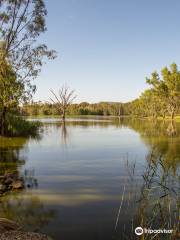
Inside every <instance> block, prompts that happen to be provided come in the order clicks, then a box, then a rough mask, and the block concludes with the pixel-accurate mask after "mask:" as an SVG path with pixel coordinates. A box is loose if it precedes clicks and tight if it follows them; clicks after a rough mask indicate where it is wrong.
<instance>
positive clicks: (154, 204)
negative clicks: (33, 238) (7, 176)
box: [0, 117, 180, 240]
mask: <svg viewBox="0 0 180 240" xmlns="http://www.w3.org/2000/svg"><path fill="white" fill-rule="evenodd" d="M33 120H34V119H31V121H33ZM40 121H41V122H42V123H43V127H42V128H43V129H42V131H41V132H40V135H39V137H37V138H35V139H33V138H30V139H25V138H0V171H1V174H4V173H5V172H8V171H12V170H14V171H18V172H19V174H20V175H22V176H23V177H24V179H25V183H26V189H25V190H23V191H20V192H17V193H10V194H7V195H6V196H4V197H3V198H2V201H1V203H0V216H1V217H6V218H9V219H12V220H15V221H17V222H19V223H20V224H21V225H23V226H24V227H25V228H26V229H27V230H31V231H40V232H43V233H46V234H48V235H49V236H51V237H52V238H53V239H55V240H56V239H57V240H61V239H62V240H76V239H78V240H110V239H119V240H123V239H136V238H137V239H139V237H137V236H136V235H135V234H134V229H135V228H136V227H138V226H142V227H146V228H152V229H153V228H155V229H159V228H167V229H173V230H174V229H175V230H176V232H178V231H179V225H178V220H179V197H180V195H179V193H180V187H179V186H180V177H179V164H180V123H174V122H171V121H165V122H163V121H149V120H138V119H128V118H110V117H88V118H85V117H84V118H82V117H81V118H68V119H67V122H66V124H63V123H62V122H61V121H60V120H58V119H57V118H52V119H51V118H44V119H43V118H42V119H40ZM149 236H150V235H149ZM151 237H152V236H151ZM147 239H151V238H147ZM154 239H170V234H169V235H168V234H166V236H165V235H163V234H162V235H161V236H160V238H154Z"/></svg>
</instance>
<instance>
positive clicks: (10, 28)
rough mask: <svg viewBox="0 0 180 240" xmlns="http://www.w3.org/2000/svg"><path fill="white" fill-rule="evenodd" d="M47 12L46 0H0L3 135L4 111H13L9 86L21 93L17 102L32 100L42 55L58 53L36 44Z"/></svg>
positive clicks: (43, 45)
mask: <svg viewBox="0 0 180 240" xmlns="http://www.w3.org/2000/svg"><path fill="white" fill-rule="evenodd" d="M46 15H47V10H46V7H45V4H44V1H43V0H36V1H35V0H13V1H12V0H1V1H0V39H1V40H2V42H1V63H2V64H1V65H0V87H1V92H3V96H6V97H3V101H1V102H0V112H1V134H2V135H4V129H2V128H4V122H5V117H6V114H4V112H6V113H7V112H8V111H9V110H10V109H9V100H10V98H11V97H10V95H11V91H10V89H9V86H11V89H13V94H14V95H16V94H17V95H18V98H16V100H17V105H18V104H19V103H20V101H22V102H24V101H27V100H29V99H30V98H31V97H32V94H33V93H34V92H35V90H36V87H35V85H33V84H32V80H33V79H35V78H36V77H37V75H38V73H39V72H40V69H41V67H42V64H43V58H44V57H47V58H48V59H53V58H54V57H55V52H54V51H53V50H48V48H47V46H46V45H45V44H37V39H38V37H39V35H40V34H41V33H44V32H45V31H46V24H45V17H46ZM2 43H3V44H2ZM15 86H16V87H15ZM2 126H3V127H2Z"/></svg>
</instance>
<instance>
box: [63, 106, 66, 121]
mask: <svg viewBox="0 0 180 240" xmlns="http://www.w3.org/2000/svg"><path fill="white" fill-rule="evenodd" d="M65 118H66V112H65V109H63V112H62V120H63V122H65Z"/></svg>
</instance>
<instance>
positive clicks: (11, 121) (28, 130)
mask: <svg viewBox="0 0 180 240" xmlns="http://www.w3.org/2000/svg"><path fill="white" fill-rule="evenodd" d="M6 126H7V130H6V135H8V136H14V137H19V136H20V137H38V136H39V133H40V128H41V126H42V123H40V122H38V121H32V122H31V121H27V120H25V119H23V118H21V117H19V116H13V115H8V117H7V125H6Z"/></svg>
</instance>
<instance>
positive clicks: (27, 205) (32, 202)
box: [0, 193, 55, 231]
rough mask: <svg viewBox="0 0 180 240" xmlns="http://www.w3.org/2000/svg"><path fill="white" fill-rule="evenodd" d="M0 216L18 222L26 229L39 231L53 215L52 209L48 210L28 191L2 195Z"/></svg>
mask: <svg viewBox="0 0 180 240" xmlns="http://www.w3.org/2000/svg"><path fill="white" fill-rule="evenodd" d="M0 216H1V218H7V219H11V220H13V221H15V222H17V223H19V224H20V225H21V226H22V227H23V228H24V229H26V230H27V231H40V230H41V229H42V227H44V226H46V225H48V223H49V221H51V220H52V219H53V218H54V217H55V211H54V210H51V209H50V210H48V209H46V208H45V207H44V205H43V203H42V202H41V201H40V199H39V198H38V197H36V196H33V195H31V194H30V193H29V196H28V197H27V196H26V195H25V196H23V194H21V195H20V194H13V195H11V196H9V195H8V196H5V197H3V199H2V201H1V204H0Z"/></svg>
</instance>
